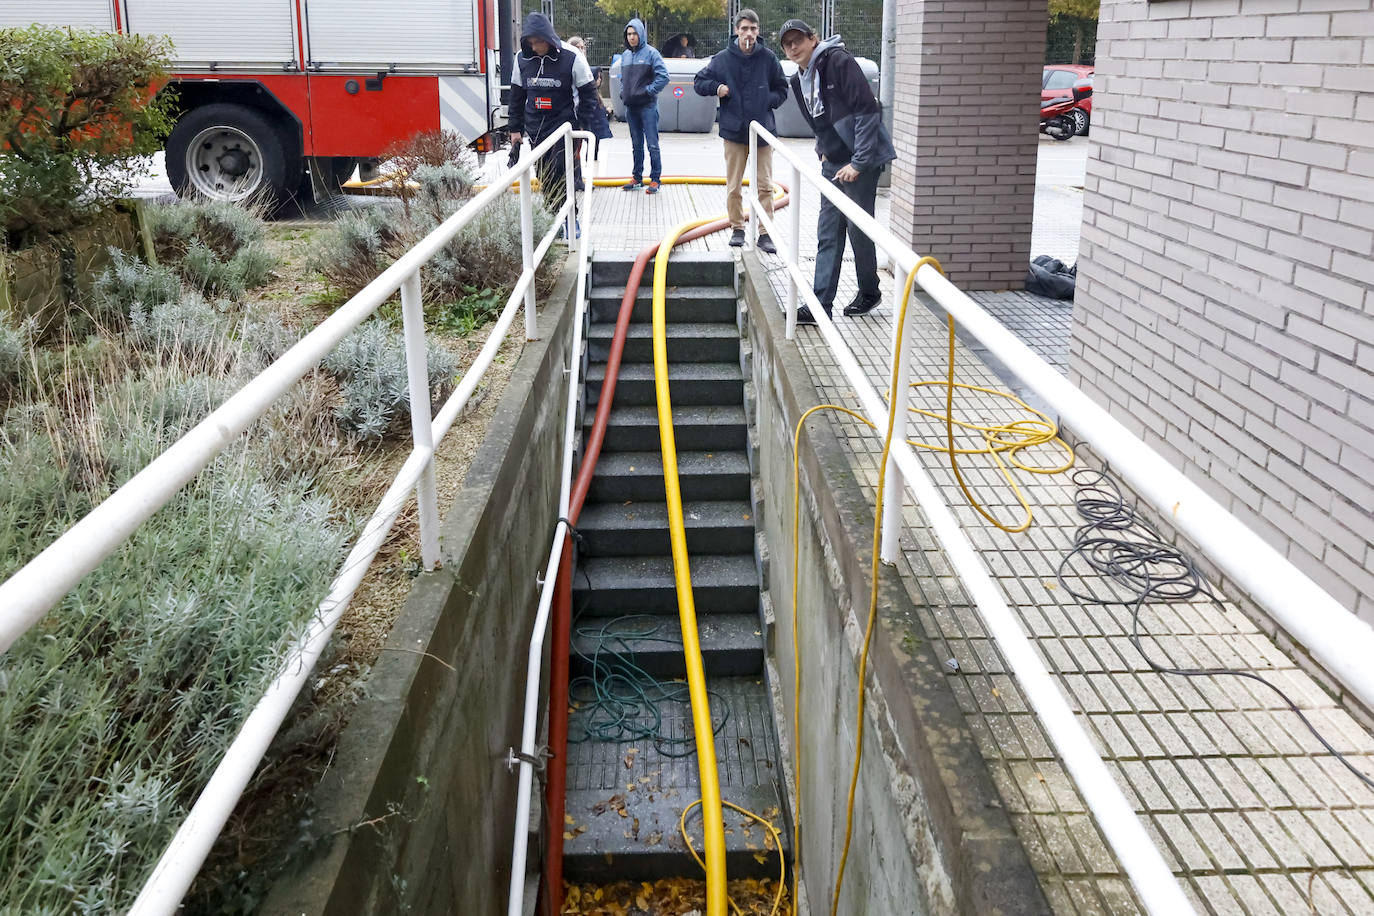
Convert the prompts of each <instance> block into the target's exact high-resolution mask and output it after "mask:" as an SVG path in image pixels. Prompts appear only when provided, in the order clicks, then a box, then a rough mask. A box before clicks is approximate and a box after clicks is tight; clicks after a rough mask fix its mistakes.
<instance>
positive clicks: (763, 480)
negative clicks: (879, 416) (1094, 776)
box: [743, 254, 1048, 916]
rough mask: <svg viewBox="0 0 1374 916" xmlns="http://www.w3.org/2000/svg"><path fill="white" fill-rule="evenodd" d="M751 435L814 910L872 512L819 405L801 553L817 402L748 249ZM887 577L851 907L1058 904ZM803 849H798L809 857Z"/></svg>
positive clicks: (836, 786)
mask: <svg viewBox="0 0 1374 916" xmlns="http://www.w3.org/2000/svg"><path fill="white" fill-rule="evenodd" d="M744 263H745V266H746V273H745V277H744V282H743V296H744V301H745V304H746V309H747V312H746V317H745V322H744V324H745V329H746V332H747V353H748V356H747V358H746V369H747V370H748V374H747V376H746V377H747V378H748V379H750V385H751V390H750V392H749V395H748V398H747V401H748V404H749V409H750V411H751V413H752V417H751V419H752V420H753V434H754V436H755V438H754V439H753V440H752V442H751V445H752V446H753V447H754V448H756V449H757V454H756V455H755V458H754V466H755V468H756V473H757V476H758V478H759V480H758V484H759V488H760V491H761V494H760V496H759V497H758V498H757V507H758V513H757V516H756V517H757V518H758V519H759V520H760V521H761V523H762V527H763V532H764V538H765V542H766V545H767V550H766V555H767V557H768V560H767V562H766V570H765V582H766V587H767V592H766V595H767V600H768V602H769V604H771V606H772V613H773V616H774V618H775V620H776V623H775V624H774V625H772V626H770V627H769V630H768V638H769V642H768V652H769V668H770V679H771V680H772V682H773V685H774V693H775V696H777V698H778V700H779V701H780V707H779V709H778V720H779V722H780V723H781V728H780V738H781V741H780V745H781V747H782V748H783V751H784V756H785V758H786V760H787V766H788V775H789V783H790V784H792V785H795V784H796V778H795V776H796V774H795V771H794V770H793V769H792V762H791V761H792V757H791V751H790V748H791V747H793V746H795V745H796V744H797V743H798V742H799V743H800V746H801V751H802V764H801V774H802V778H801V780H800V784H801V787H800V798H799V799H798V798H797V797H795V796H794V797H793V805H794V811H795V812H798V813H799V814H800V821H801V828H800V853H801V855H800V859H801V874H802V881H803V884H804V887H805V893H806V896H807V897H808V898H809V900H810V905H811V912H813V913H824V912H828V911H829V906H830V896H831V893H832V888H833V885H834V882H835V876H836V872H837V869H838V864H839V858H840V853H841V848H842V844H843V839H844V831H845V808H846V803H847V796H848V792H849V781H850V773H851V768H852V766H853V759H854V748H855V743H856V736H857V730H856V727H855V726H856V719H855V708H856V704H857V699H858V657H859V651H860V644H861V642H862V637H863V628H864V625H865V624H866V621H867V615H868V606H869V589H870V587H871V582H872V579H871V577H870V575H869V564H870V562H871V559H870V558H871V556H872V554H871V551H870V540H871V537H872V525H873V516H872V512H871V510H870V509H869V506H868V500H867V498H866V497H865V495H864V493H863V491H862V490H861V489H860V487H859V486H858V484H857V483H856V481H855V472H854V470H853V469H852V468H851V466H850V463H849V458H848V456H847V454H846V453H845V451H844V449H843V446H842V445H841V444H840V441H839V439H838V438H837V437H836V436H835V434H834V428H833V427H832V426H831V424H830V421H829V419H828V418H827V416H826V414H824V413H819V414H813V415H812V419H810V420H809V421H808V428H809V429H812V430H814V431H815V432H814V434H813V435H807V436H805V437H804V438H803V441H802V446H801V474H802V490H801V492H802V511H801V525H800V541H799V544H800V549H799V559H798V561H797V563H796V565H795V567H794V565H793V562H792V525H793V508H792V506H793V496H792V466H793V455H794V453H793V448H792V437H793V430H794V427H795V424H796V422H797V420H798V418H799V417H800V416H801V415H802V413H804V412H805V411H806V409H808V408H809V407H811V406H813V405H815V404H817V403H820V398H819V397H818V396H817V393H816V390H815V388H814V386H813V385H812V384H811V381H810V375H809V373H808V371H807V368H806V365H805V364H804V362H803V361H802V359H801V356H800V354H799V353H798V351H797V348H796V346H795V345H794V344H792V343H789V342H787V341H785V340H784V339H783V332H784V328H783V320H782V314H781V307H780V305H779V303H778V301H777V299H776V298H775V297H774V295H773V293H772V290H771V287H770V286H769V283H768V279H767V275H766V273H765V271H764V270H763V268H762V266H761V265H760V264H759V262H758V260H757V258H756V257H755V256H754V255H752V254H750V255H746V257H745V258H744ZM898 572H899V573H904V575H903V576H901V577H900V578H899V576H898V575H896V574H894V572H893V571H892V570H891V569H887V570H885V574H884V576H883V581H882V582H881V590H880V593H879V612H878V622H877V628H876V631H875V634H874V637H873V646H872V651H871V655H870V658H869V666H868V692H869V702H868V708H867V715H866V716H865V721H866V725H865V731H864V738H863V741H864V757H863V764H862V768H861V771H860V776H859V787H858V795H857V805H856V811H855V829H854V836H853V844H852V847H851V849H850V854H849V860H848V863H847V866H846V871H845V879H844V889H843V899H842V900H841V901H840V907H839V912H841V913H856V914H857V913H872V914H885V916H886V914H892V916H899V914H901V916H905V914H922V916H924V914H936V913H938V914H961V916H962V914H970V913H979V914H985V913H986V914H992V913H1006V914H1011V913H1016V914H1033V913H1042V912H1048V905H1047V904H1046V902H1045V898H1044V896H1043V893H1042V892H1041V889H1040V886H1039V883H1038V881H1037V879H1036V877H1035V875H1034V873H1033V872H1032V870H1031V868H1030V865H1029V862H1028V860H1027V857H1026V853H1025V850H1024V849H1023V848H1022V846H1021V844H1020V842H1019V840H1018V839H1017V838H1016V835H1015V833H1014V832H1013V830H1012V827H1011V824H1010V821H1009V820H1008V818H1007V816H1006V814H1005V812H1004V811H1003V810H1002V808H1001V804H1000V801H999V798H998V795H997V792H996V789H995V787H994V786H993V783H992V781H991V778H990V776H989V774H988V771H987V768H986V766H985V765H984V763H983V761H982V758H981V757H980V756H979V753H978V750H977V748H976V746H975V744H974V741H973V738H972V735H971V732H970V731H969V728H968V726H967V724H966V722H965V720H964V718H963V714H962V713H961V712H960V710H959V707H958V704H957V702H956V700H955V697H954V695H953V693H952V692H951V691H950V689H949V687H948V685H947V684H946V682H945V677H944V675H943V674H942V673H941V670H940V660H939V659H936V658H934V657H932V655H931V653H930V651H929V643H928V641H927V640H926V636H925V633H924V632H923V631H922V629H921V626H920V623H919V622H918V619H917V617H916V613H915V605H914V603H913V602H914V600H916V599H915V598H914V596H913V594H912V593H910V592H909V591H908V588H909V587H910V586H911V584H912V583H913V582H914V578H913V577H912V576H911V575H910V570H908V569H904V568H901V567H899V569H898ZM794 577H799V592H800V595H801V600H800V603H799V607H800V613H799V615H798V617H799V620H798V625H797V635H798V638H799V642H800V646H801V652H800V656H801V659H802V690H801V696H800V698H799V705H800V708H801V709H802V711H803V715H802V720H801V736H800V738H799V739H798V736H797V735H796V734H794V733H793V730H792V722H793V715H794V713H795V710H796V708H797V705H798V703H794V694H793V683H794V678H795V675H796V669H795V666H794V664H793V653H792V642H793V625H792V610H791V595H792V583H793V579H794ZM796 851H797V847H795V846H794V855H795V854H796Z"/></svg>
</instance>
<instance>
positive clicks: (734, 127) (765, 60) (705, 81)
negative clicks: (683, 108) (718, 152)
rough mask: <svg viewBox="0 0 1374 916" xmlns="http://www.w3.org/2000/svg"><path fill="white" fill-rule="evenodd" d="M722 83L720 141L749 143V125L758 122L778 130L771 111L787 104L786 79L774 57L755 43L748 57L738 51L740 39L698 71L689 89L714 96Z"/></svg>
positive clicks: (731, 42) (759, 43) (760, 43)
mask: <svg viewBox="0 0 1374 916" xmlns="http://www.w3.org/2000/svg"><path fill="white" fill-rule="evenodd" d="M721 84H724V85H726V86H729V87H730V94H729V95H727V96H725V98H723V99H721V100H720V115H719V120H720V138H721V139H722V140H729V141H730V142H731V143H748V142H749V123H750V122H751V121H758V122H759V123H760V124H762V125H763V126H764V127H765V128H766V129H767V130H769V131H771V132H776V131H777V121H776V120H775V119H774V117H773V109H774V108H777V107H778V106H779V105H781V104H782V103H783V102H785V101H787V78H786V77H785V76H783V74H782V64H780V63H778V58H777V55H776V54H774V53H773V52H772V51H771V50H769V49H768V48H766V47H764V46H763V42H757V43H755V45H754V50H753V52H752V53H750V54H745V53H744V52H743V51H741V50H740V46H739V39H738V38H735V39H732V40H731V41H730V46H729V47H727V48H726V49H725V50H724V51H721V52H720V53H719V54H717V55H716V56H715V57H712V58H711V62H710V63H709V64H707V65H706V66H705V67H703V68H701V69H700V70H698V71H697V75H696V77H695V79H693V81H692V88H693V89H695V90H696V92H697V95H715V94H716V90H717V89H719V88H720V86H721Z"/></svg>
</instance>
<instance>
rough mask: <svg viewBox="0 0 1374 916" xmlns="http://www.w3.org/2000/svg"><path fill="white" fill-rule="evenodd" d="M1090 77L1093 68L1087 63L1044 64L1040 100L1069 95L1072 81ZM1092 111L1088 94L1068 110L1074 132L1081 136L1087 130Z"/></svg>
mask: <svg viewBox="0 0 1374 916" xmlns="http://www.w3.org/2000/svg"><path fill="white" fill-rule="evenodd" d="M1092 78H1093V68H1092V66H1090V65H1088V64H1046V65H1045V73H1044V76H1043V77H1042V78H1041V80H1040V101H1042V102H1043V101H1045V100H1046V99H1058V98H1063V97H1065V96H1068V95H1071V94H1072V93H1073V84H1074V83H1076V82H1078V81H1079V80H1081V79H1089V80H1090V79H1092ZM1092 112H1093V100H1092V96H1088V98H1086V99H1084V100H1083V101H1082V102H1080V103H1079V104H1078V105H1077V106H1075V107H1074V109H1073V111H1072V112H1070V114H1071V115H1072V117H1073V123H1074V133H1075V134H1077V135H1078V136H1083V135H1084V134H1086V133H1087V132H1088V126H1089V122H1090V121H1091V119H1092Z"/></svg>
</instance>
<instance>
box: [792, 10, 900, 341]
mask: <svg viewBox="0 0 1374 916" xmlns="http://www.w3.org/2000/svg"><path fill="white" fill-rule="evenodd" d="M778 40H779V42H780V43H781V44H782V49H783V53H785V54H786V55H787V57H788V59H789V60H791V61H792V62H793V63H794V64H796V65H797V67H798V70H799V72H798V73H797V75H796V76H793V77H792V93H793V94H794V95H795V96H796V98H797V104H798V105H800V106H801V110H802V114H803V115H805V116H806V120H807V122H808V123H810V125H811V129H812V130H813V131H815V133H816V154H817V155H818V156H819V157H820V160H821V172H822V174H824V175H825V177H826V178H827V179H829V180H830V181H833V182H835V184H836V186H837V187H838V188H839V189H840V190H842V191H843V192H844V193H845V196H846V197H848V198H849V199H850V200H852V201H854V202H855V203H856V204H858V205H859V206H860V207H862V208H863V209H864V212H866V213H868V214H869V215H872V214H873V208H874V204H875V203H876V201H877V197H878V179H879V178H880V177H881V176H882V174H883V169H885V168H887V164H888V163H889V162H891V161H892V160H894V159H896V158H897V152H896V150H895V149H893V147H892V138H891V137H890V136H888V133H887V128H886V127H884V126H883V109H882V106H881V105H879V104H878V100H877V99H875V98H874V97H873V91H872V90H871V89H870V88H869V86H868V80H867V79H865V78H864V74H863V70H861V69H860V68H859V65H858V63H857V62H856V61H855V60H854V57H853V55H851V54H850V53H849V52H848V51H846V50H845V47H844V42H843V41H841V40H840V36H838V35H834V36H831V37H830V38H827V39H825V40H824V41H821V40H820V39H819V38H818V37H817V35H816V30H815V29H813V28H811V26H809V25H807V24H806V23H805V22H802V21H801V20H800V19H789V20H787V21H786V22H784V23H783V24H782V29H781V31H779V32H778ZM846 233H847V234H848V236H849V243H850V244H851V245H853V246H854V273H855V275H856V277H857V279H858V281H859V294H858V295H857V296H856V297H854V301H853V302H851V303H849V305H847V306H845V308H844V313H845V314H846V315H850V316H853V315H866V314H868V313H869V312H871V311H872V310H873V309H874V307H876V306H877V305H878V304H879V303H880V302H882V291H881V290H880V289H879V286H878V257H877V252H876V251H875V249H874V247H873V241H872V240H871V239H870V238H869V237H868V236H867V235H865V234H864V233H863V230H861V229H859V228H858V227H856V226H854V225H852V224H850V222H849V220H848V219H846V218H845V215H844V214H843V213H841V212H840V209H839V208H838V207H836V206H835V205H834V204H832V203H831V202H830V201H829V200H827V199H825V198H822V199H821V213H820V217H819V219H818V221H817V223H816V236H817V241H818V246H817V250H816V277H815V281H814V283H813V286H814V289H815V292H816V298H817V299H819V300H820V302H821V306H822V307H823V308H824V309H825V313H826V314H827V315H829V314H831V309H832V308H833V307H834V301H835V292H836V290H837V289H838V288H839V283H840V265H841V264H842V262H843V260H844V240H845V235H846ZM797 323H798V324H815V323H816V319H815V317H814V316H812V314H811V310H810V309H809V308H807V307H805V306H803V307H802V308H800V309H798V310H797Z"/></svg>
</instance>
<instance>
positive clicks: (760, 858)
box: [754, 852, 768, 865]
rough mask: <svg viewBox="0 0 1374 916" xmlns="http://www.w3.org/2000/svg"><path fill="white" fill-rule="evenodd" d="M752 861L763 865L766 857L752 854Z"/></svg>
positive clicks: (757, 853)
mask: <svg viewBox="0 0 1374 916" xmlns="http://www.w3.org/2000/svg"><path fill="white" fill-rule="evenodd" d="M754 861H755V862H757V863H759V864H760V865H763V864H764V863H765V862H767V861H768V856H767V855H765V854H764V853H761V852H756V853H754Z"/></svg>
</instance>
